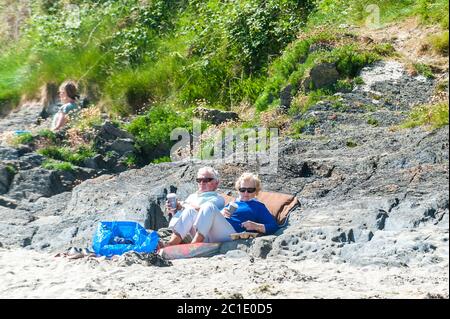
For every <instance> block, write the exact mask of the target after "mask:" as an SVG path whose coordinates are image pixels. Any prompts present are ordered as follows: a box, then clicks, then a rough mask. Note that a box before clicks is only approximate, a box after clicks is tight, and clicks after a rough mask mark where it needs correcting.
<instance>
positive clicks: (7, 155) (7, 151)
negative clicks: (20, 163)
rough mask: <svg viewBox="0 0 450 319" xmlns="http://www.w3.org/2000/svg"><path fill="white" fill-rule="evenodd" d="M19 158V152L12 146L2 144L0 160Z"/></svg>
mask: <svg viewBox="0 0 450 319" xmlns="http://www.w3.org/2000/svg"><path fill="white" fill-rule="evenodd" d="M18 158H19V152H18V151H17V150H16V149H14V148H11V147H4V146H0V161H6V160H16V159H18Z"/></svg>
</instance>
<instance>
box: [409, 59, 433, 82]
mask: <svg viewBox="0 0 450 319" xmlns="http://www.w3.org/2000/svg"><path fill="white" fill-rule="evenodd" d="M413 67H414V69H415V70H416V71H417V73H419V74H421V75H423V76H424V77H426V78H428V79H433V78H434V74H433V71H432V70H431V68H430V66H429V65H426V64H423V63H414V64H413Z"/></svg>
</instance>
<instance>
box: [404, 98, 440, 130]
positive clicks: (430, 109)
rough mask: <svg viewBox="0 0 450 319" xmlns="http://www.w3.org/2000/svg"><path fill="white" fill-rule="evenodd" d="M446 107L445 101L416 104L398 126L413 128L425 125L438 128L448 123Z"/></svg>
mask: <svg viewBox="0 0 450 319" xmlns="http://www.w3.org/2000/svg"><path fill="white" fill-rule="evenodd" d="M448 108H449V107H448V103H445V102H440V103H437V104H432V105H421V106H417V107H415V108H414V109H413V110H412V111H411V113H410V114H409V117H408V119H407V120H406V121H405V122H404V123H402V124H401V125H400V127H401V128H413V127H417V126H425V127H428V128H431V129H438V128H440V127H442V126H445V125H448Z"/></svg>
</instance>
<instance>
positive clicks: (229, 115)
mask: <svg viewBox="0 0 450 319" xmlns="http://www.w3.org/2000/svg"><path fill="white" fill-rule="evenodd" d="M193 114H194V116H196V117H198V118H200V119H202V120H205V121H208V122H211V123H212V124H214V125H219V124H220V123H223V122H227V121H237V120H239V116H238V114H237V113H235V112H226V111H220V110H214V109H206V108H204V107H197V108H196V109H195V110H194V112H193Z"/></svg>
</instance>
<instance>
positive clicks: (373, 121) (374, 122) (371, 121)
mask: <svg viewBox="0 0 450 319" xmlns="http://www.w3.org/2000/svg"><path fill="white" fill-rule="evenodd" d="M367 124H369V125H372V126H378V124H379V123H378V120H377V119H374V118H373V117H369V118H368V119H367Z"/></svg>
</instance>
